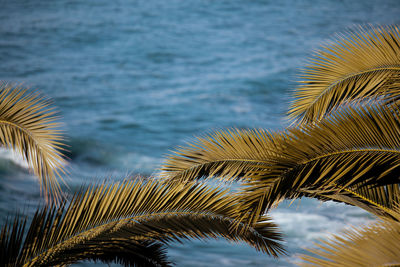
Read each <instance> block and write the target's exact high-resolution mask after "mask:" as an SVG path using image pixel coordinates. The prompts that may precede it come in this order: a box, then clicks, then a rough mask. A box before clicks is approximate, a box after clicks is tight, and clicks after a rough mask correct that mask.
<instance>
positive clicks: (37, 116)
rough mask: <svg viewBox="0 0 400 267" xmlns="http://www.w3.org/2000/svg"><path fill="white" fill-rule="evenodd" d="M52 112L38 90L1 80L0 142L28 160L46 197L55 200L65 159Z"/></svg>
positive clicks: (61, 138) (58, 192)
mask: <svg viewBox="0 0 400 267" xmlns="http://www.w3.org/2000/svg"><path fill="white" fill-rule="evenodd" d="M55 114H56V113H55V111H54V109H53V108H52V107H50V103H49V102H48V101H47V100H45V99H44V98H43V97H41V96H39V95H38V94H37V93H28V92H27V90H26V89H23V88H22V87H21V86H17V87H13V86H11V85H9V84H7V83H1V84H0V142H1V144H2V145H3V146H5V147H7V148H10V149H13V150H15V151H17V152H18V153H19V154H20V155H22V157H24V159H25V160H27V162H28V164H29V166H30V167H31V168H32V169H33V172H34V173H35V175H36V176H38V177H39V182H40V186H41V192H42V193H44V195H45V196H46V200H50V201H51V200H54V201H55V202H58V201H59V200H60V196H61V189H60V185H59V182H58V180H57V178H59V179H61V181H62V178H61V174H62V173H64V172H65V171H64V167H63V166H64V165H65V159H64V157H63V155H62V154H61V151H63V147H64V144H63V143H62V141H63V137H62V135H61V132H60V131H59V130H57V128H58V127H59V123H57V122H56V119H57V117H56V116H55ZM49 195H50V196H51V198H50V199H48V196H49Z"/></svg>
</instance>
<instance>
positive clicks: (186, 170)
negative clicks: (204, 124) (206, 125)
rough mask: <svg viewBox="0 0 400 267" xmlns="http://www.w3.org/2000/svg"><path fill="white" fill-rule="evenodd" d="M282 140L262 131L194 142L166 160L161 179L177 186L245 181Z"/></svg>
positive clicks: (225, 133)
mask: <svg viewBox="0 0 400 267" xmlns="http://www.w3.org/2000/svg"><path fill="white" fill-rule="evenodd" d="M282 137H283V136H282V135H280V134H274V133H270V132H268V131H265V130H238V129H232V130H226V131H220V132H216V133H214V134H211V135H210V136H205V137H201V138H197V139H196V140H195V141H194V142H193V143H191V144H188V145H187V146H186V147H180V148H178V149H177V151H176V152H174V153H173V154H172V155H170V156H169V157H168V158H167V159H166V160H165V162H164V164H163V166H162V168H161V170H162V173H161V176H162V177H163V178H166V179H167V180H169V181H177V182H185V181H193V180H196V179H201V178H204V177H216V176H217V177H219V178H221V180H224V181H233V180H236V179H238V178H240V179H242V180H245V179H246V178H249V175H255V172H257V170H259V169H260V168H261V169H264V168H265V166H268V165H269V164H270V160H271V158H273V157H274V156H276V153H275V152H274V151H275V150H276V146H279V145H280V144H279V141H280V139H281V138H282Z"/></svg>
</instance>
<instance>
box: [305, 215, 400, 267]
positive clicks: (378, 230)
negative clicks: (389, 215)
mask: <svg viewBox="0 0 400 267" xmlns="http://www.w3.org/2000/svg"><path fill="white" fill-rule="evenodd" d="M393 214H394V216H395V217H396V221H393V220H386V221H379V222H376V223H373V224H372V225H369V226H365V227H362V228H358V229H357V228H352V229H350V230H346V231H344V233H343V235H341V236H339V235H334V236H333V237H332V238H331V239H330V240H321V243H319V244H316V246H317V247H318V248H316V249H309V250H308V251H310V252H311V253H312V254H314V255H300V258H301V259H303V260H304V261H305V262H303V263H302V264H300V265H301V266H327V267H339V266H348V267H350V266H351V267H353V266H399V265H400V253H399V251H400V242H399V241H400V223H399V219H400V216H399V214H398V213H397V214H395V213H393Z"/></svg>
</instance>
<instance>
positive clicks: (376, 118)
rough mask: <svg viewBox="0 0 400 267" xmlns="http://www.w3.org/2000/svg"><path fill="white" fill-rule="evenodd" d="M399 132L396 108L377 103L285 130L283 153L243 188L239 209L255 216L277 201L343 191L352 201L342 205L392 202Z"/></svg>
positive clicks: (398, 164) (396, 180) (398, 162)
mask: <svg viewBox="0 0 400 267" xmlns="http://www.w3.org/2000/svg"><path fill="white" fill-rule="evenodd" d="M399 131H400V117H399V113H398V107H397V106H379V105H377V106H371V107H359V108H356V107H348V108H346V109H342V110H340V111H337V112H336V113H335V114H333V115H332V116H330V117H329V118H325V119H323V120H321V121H320V122H319V123H317V124H313V125H303V127H301V128H297V129H296V128H294V129H289V130H288V132H287V134H286V136H287V138H284V139H282V140H285V141H284V142H283V143H281V145H282V146H281V147H282V148H283V149H282V151H281V152H280V153H278V151H276V152H277V154H280V157H275V158H274V159H271V164H270V165H269V166H268V167H266V168H265V171H264V172H263V174H262V175H259V176H258V177H257V178H256V179H253V180H252V181H251V182H249V183H248V184H247V185H246V186H245V188H244V189H243V191H242V194H243V195H242V196H241V197H240V199H241V200H242V211H243V212H244V213H248V214H252V213H253V215H254V216H255V217H254V218H257V216H259V214H260V213H262V212H263V211H265V209H267V208H268V207H270V206H271V205H272V204H273V203H274V202H275V201H279V200H280V199H283V198H296V197H301V196H304V195H305V196H314V197H317V198H323V197H322V196H325V197H326V196H327V195H331V199H332V198H333V199H334V198H336V196H337V194H342V196H341V197H339V198H337V200H344V199H345V197H346V196H347V197H351V198H352V200H351V201H345V202H346V203H349V204H356V203H357V202H358V203H361V202H363V205H369V206H370V207H373V206H375V207H373V208H374V209H376V208H378V209H380V207H379V203H386V204H385V205H390V203H387V202H386V200H387V198H388V197H394V196H395V199H397V198H398V192H397V191H398V188H395V187H393V185H394V184H398V183H399V178H400V177H399V176H398V171H399V167H400V136H399V135H398V133H399ZM260 172H262V171H261V170H260ZM372 188H376V190H375V189H372ZM332 189H334V190H332ZM348 189H350V191H353V192H349V190H348ZM378 189H379V190H378ZM313 191H314V192H315V194H314V195H313V194H311V192H313ZM356 192H359V194H358V195H357V194H355V193H356ZM373 194H377V195H376V196H374V195H373ZM363 197H364V199H362V198H363ZM395 199H393V201H394V200H395ZM347 200H349V199H347ZM356 200H357V202H355V201H356ZM368 202H370V203H369V204H368ZM372 202H375V204H378V205H375V204H374V203H372ZM371 204H373V205H371ZM381 210H382V209H381ZM255 211H257V212H259V213H258V215H257V214H255ZM382 211H384V209H383V210H382ZM253 215H252V216H253Z"/></svg>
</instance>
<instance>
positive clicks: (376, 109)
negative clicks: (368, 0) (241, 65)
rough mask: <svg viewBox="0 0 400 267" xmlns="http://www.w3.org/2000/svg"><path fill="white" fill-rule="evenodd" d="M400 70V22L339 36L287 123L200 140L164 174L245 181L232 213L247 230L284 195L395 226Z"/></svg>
mask: <svg viewBox="0 0 400 267" xmlns="http://www.w3.org/2000/svg"><path fill="white" fill-rule="evenodd" d="M399 74H400V30H399V29H398V28H397V27H396V26H387V27H369V28H360V29H359V30H358V31H353V32H350V33H348V34H347V35H339V37H338V38H337V39H336V40H334V41H333V42H331V43H329V44H327V45H325V46H323V47H322V49H321V50H319V51H317V52H316V53H315V55H314V56H313V57H312V58H311V59H310V63H309V65H308V66H306V68H305V70H304V71H303V76H302V77H303V80H302V81H300V83H301V86H300V87H299V88H297V89H296V90H295V92H294V95H295V100H294V101H293V103H292V105H291V109H290V111H289V117H290V118H292V120H293V124H292V125H291V126H290V127H288V128H287V129H285V130H283V131H278V132H269V131H267V130H262V129H254V130H238V129H231V130H224V131H219V132H215V133H213V134H211V135H208V136H204V137H200V138H198V139H196V140H195V141H194V142H192V143H191V144H189V145H188V146H185V147H181V148H179V149H178V150H177V151H176V152H175V153H174V154H172V155H171V156H169V157H168V158H167V160H166V162H165V164H164V166H163V167H162V170H163V172H162V175H163V176H164V177H165V178H166V179H167V180H169V181H172V182H174V181H175V182H177V181H178V182H187V181H192V180H196V179H201V178H210V177H218V178H219V179H222V180H223V181H234V180H239V181H241V185H242V186H241V190H240V191H239V192H238V193H237V198H238V202H239V205H238V210H237V211H236V213H235V216H236V218H238V222H243V221H246V222H247V223H250V225H251V223H255V222H256V221H257V220H258V219H259V218H260V216H263V214H264V213H265V212H266V211H268V210H269V209H270V208H271V207H273V206H275V205H276V204H278V203H279V202H280V201H281V200H282V199H285V198H298V197H303V196H306V197H315V198H318V199H320V200H323V201H326V200H334V201H338V202H344V203H346V204H350V205H355V206H358V207H361V208H364V209H366V210H367V211H369V212H372V213H374V214H375V215H377V216H381V217H385V218H387V219H391V220H394V221H396V220H398V219H399V218H400V217H399V216H394V215H393V209H394V208H395V207H396V205H397V203H398V202H399V198H400V192H399V191H400V188H399V182H400V181H399V176H398V171H399V167H400V137H399V132H400V117H399V115H400V113H399V103H398V100H399V93H400V90H399V89H400V83H399V77H400V75H399ZM394 238H395V237H394ZM396 240H397V241H398V239H396ZM346 244H347V243H346ZM343 245H345V243H343ZM326 250H329V249H328V248H327V249H326ZM319 255H321V254H319ZM335 266H341V265H335Z"/></svg>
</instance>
